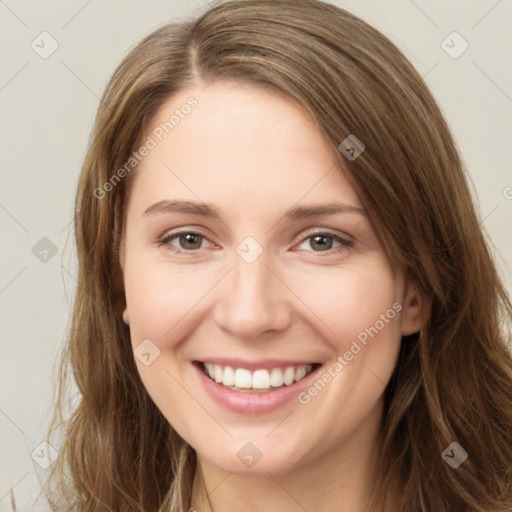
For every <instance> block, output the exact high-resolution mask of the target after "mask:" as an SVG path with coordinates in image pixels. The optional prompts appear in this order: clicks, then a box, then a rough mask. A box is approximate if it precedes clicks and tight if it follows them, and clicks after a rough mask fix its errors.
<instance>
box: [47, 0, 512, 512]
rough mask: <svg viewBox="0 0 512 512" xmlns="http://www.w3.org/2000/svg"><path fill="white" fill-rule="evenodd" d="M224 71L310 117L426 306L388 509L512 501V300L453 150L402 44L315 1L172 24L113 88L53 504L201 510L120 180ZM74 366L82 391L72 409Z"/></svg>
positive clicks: (138, 52) (61, 385) (393, 388)
mask: <svg viewBox="0 0 512 512" xmlns="http://www.w3.org/2000/svg"><path fill="white" fill-rule="evenodd" d="M222 79H229V80H240V81H244V82H249V83H252V84H257V85H260V86H261V87H265V88H267V89H268V90H270V91H275V92H276V93H278V92H280V93H284V94H286V95H287V96H288V97H290V98H293V99H295V100H296V101H297V102H298V103H299V104H300V105H302V106H303V107H304V108H305V109H306V110H307V111H308V112H309V113H310V114H311V115H312V116H313V118H314V119H315V120H316V122H317V123H318V127H319V129H320V130H321V131H322V133H323V134H324V135H325V137H326V138H327V140H328V141H330V142H331V143H332V148H333V151H336V152H337V157H338V158H339V162H340V168H341V167H342V166H343V167H344V168H345V172H346V175H347V177H348V179H349V180H350V182H351V184H352V186H353V187H354V189H355V191H356V192H357V194H358V196H359V198H360V201H361V203H362V205H363V206H364V208H365V210H366V212H367V214H368V216H369V218H370V221H371V223H372V225H373V227H374V229H375V232H376V233H377V234H378V236H379V238H380V241H381V243H382V247H383V249H384V250H385V252H386V254H387V256H388V257H389V260H390V261H391V262H392V264H393V266H394V268H395V269H400V270H401V271H403V272H405V274H406V275H407V276H408V278H409V279H410V280H412V281H413V282H414V283H415V285H416V286H418V287H419V288H420V289H421V290H423V292H424V293H425V294H426V295H427V296H428V297H429V300H431V304H432V305H431V312H430V316H429V320H428V322H427V325H426V326H425V328H424V329H422V331H421V332H420V333H418V334H416V335H412V336H408V337H405V338H404V339H403V340H402V345H401V353H400V357H399V361H398V363H397V366H396V369H395V372H394V374H393V376H392V379H391V381H390V383H389V385H388V387H387V389H386V396H385V415H384V420H383V425H382V442H383V448H382V453H381V456H380V460H379V464H380V467H379V470H380V473H381V474H382V475H383V477H382V481H381V482H380V485H379V487H378V489H377V492H376V496H377V500H376V502H384V499H385V496H386V492H387V490H388V489H390V488H391V485H395V484H394V483H392V482H396V481H398V482H399V491H400V492H399V503H398V508H397V509H396V510H397V512H413V511H422V512H427V511H428V512H433V511H453V512H455V511H456V512H462V511H471V512H484V511H485V512H489V511H493V512H495V511H503V512H504V511H510V509H512V358H511V354H510V351H509V349H508V347H507V343H506V339H508V338H507V337H508V336H509V331H508V329H509V326H510V318H511V315H512V305H511V303H510V300H509V298H508V297H507V293H506V291H505V289H504V287H503V285H502V283H501V281H500V278H499V276H498V274H497V271H496V267H495V264H494V263H493V260H492V258H491V256H490V252H489V249H488V245H487V242H486V239H485V236H484V234H483V231H482V227H481V225H480V221H479V219H478V216H477V214H476V212H475V207H474V205H473V202H472V197H471V192H470V189H469V187H468V183H467V178H466V175H465V171H464V169H463V165H462V163H461V160H460V157H459V155H458V152H457V149H456V147H455V144H454V142H453V139H452V137H451V134H450V131H449V129H448V127H447V124H446V122H445V120H444V118H443V116H442V114H441V112H440V109H439V108H438V106H437V105H436V103H435V101H434V99H433V97H432V95H431V94H430V93H429V91H428V89H427V87H426V85H425V83H424V82H423V80H422V78H421V77H420V76H419V74H418V73H417V72H416V71H415V69H414V68H413V67H412V65H411V64H410V63H409V62H408V61H407V59H406V58H405V57H404V56H403V55H402V53H401V52H400V51H399V50H398V49H397V48H396V47H395V46H394V45H393V44H392V43H391V42H390V41H389V40H388V39H387V38H386V37H385V36H383V35H382V34H381V33H379V32H378V31H377V30H375V29H373V28H372V27H370V26H369V25H368V24H367V23H365V22H363V21H362V20H360V19H358V18H357V17H355V16H353V15H351V14H350V13H348V12H346V11H345V10H343V9H340V8H338V7H335V6H333V5H330V4H327V3H323V2H320V1H317V0H245V1H230V2H227V3H225V4H219V5H217V6H215V7H213V8H211V9H210V10H208V11H207V12H206V13H204V14H202V15H201V16H200V17H199V18H198V19H197V20H191V21H187V22H180V23H171V24H168V25H165V26H164V27H162V28H160V29H158V30H156V31H155V32H153V33H152V34H150V35H149V36H148V37H146V38H145V39H144V40H143V41H142V42H140V43H139V44H138V45H137V46H136V47H135V48H134V49H133V50H132V51H131V52H130V53H129V54H128V55H127V57H126V58H125V59H124V60H123V62H122V63H121V64H120V65H119V67H118V68H117V69H116V71H115V72H114V74H113V76H112V78H111V80H110V82H109V83H108V85H107V87H106V90H105V92H104V94H103V97H102V99H101V102H100V105H99V108H98V113H97V117H96V122H95V126H94V130H93V133H92V139H91V143H90V148H89V151H88V153H87V156H86V159H85V162H84V164H83V169H82V173H81V176H80V181H79V185H78V190H77V196H76V207H75V236H76V245H77V250H78V264H79V273H78V286H77V289H76V296H75V301H74V310H73V316H72V323H71V327H70V332H69V338H68V343H67V344H66V347H65V349H64V350H63V352H62V359H61V362H60V366H59V368H60V369H59V374H58V387H57V390H58V393H57V397H56V410H55V415H54V418H53V420H52V424H51V426H50V428H49V431H48V434H49V435H48V440H49V442H51V443H54V441H53V440H52V438H51V436H52V435H54V434H55V433H57V432H62V435H63V439H62V441H59V443H60V444H59V456H58V458H57V460H56V462H55V463H54V464H53V466H52V468H51V473H50V475H49V478H48V482H47V489H46V492H47V493H48V497H49V499H50V502H51V504H52V506H53V507H54V509H55V510H66V511H81V512H82V511H94V512H103V511H116V512H117V511H144V512H157V511H164V510H165V511H169V510H170V511H172V512H178V511H183V510H187V508H188V507H189V506H190V502H189V500H190V491H191V487H192V480H193V475H194V470H195V465H196V459H195V453H194V450H193V449H192V448H191V447H190V446H188V445H187V443H186V442H185V441H183V440H182V439H181V438H180V437H179V436H178V435H177V433H176V432H175V431H174V430H173V428H172V427H171V426H170V425H169V423H168V422H167V420H166V419H165V417H164V416H163V415H162V414H161V412H160V411H159V410H158V408H157V407H156V406H155V404H154V403H153V402H152V400H151V398H150V397H149V395H148V393H147V392H146V390H145V388H144V386H143V384H142V382H141V380H140V378H139V375H138V372H137V368H136V365H135V362H134V356H133V352H132V347H131V343H130V334H129V329H128V327H127V326H126V325H125V324H124V323H123V321H122V318H121V311H122V309H123V307H124V304H125V302H124V290H123V280H122V273H121V269H120V264H119V244H120V241H121V238H122V232H123V213H124V206H125V204H126V200H127V194H128V191H129V184H130V182H131V179H132V176H133V175H134V173H135V172H136V169H133V170H131V171H129V172H128V171H127V172H125V173H121V174H122V175H123V176H122V179H115V180H113V179H112V177H113V176H114V174H116V173H117V177H118V178H119V176H120V173H119V172H118V170H119V169H120V168H122V167H123V165H125V164H126V162H127V161H128V160H129V159H130V157H131V156H132V153H133V151H135V150H136V149H137V147H138V145H140V144H141V141H143V140H144V137H145V136H147V129H148V126H149V123H150V121H151V120H152V118H153V117H154V115H155V113H156V112H157V111H158V109H159V108H160V107H161V106H162V104H163V103H164V102H165V101H167V100H168V99H169V97H171V96H172V95H173V94H174V93H176V92H177V91H179V90H183V89H184V88H186V87H187V86H189V85H191V84H193V83H205V84H209V83H212V82H213V81H214V80H222ZM191 115H193V113H192V114H191ZM178 129H179V128H178ZM350 134H354V135H356V136H357V138H358V139H360V140H361V141H363V143H364V145H365V151H364V152H363V153H362V154H361V155H360V156H359V157H358V158H356V159H354V160H350V159H347V158H345V156H344V155H342V153H341V152H340V151H338V149H337V148H338V146H339V145H340V143H341V142H342V141H343V140H345V139H346V137H347V136H349V135H350ZM125 170H126V168H125ZM340 172H341V171H340ZM125 175H126V177H125ZM109 180H110V181H109ZM107 182H109V183H110V184H111V186H108V187H105V184H106V183H107ZM106 190H107V191H106ZM98 191H100V192H98ZM70 371H71V372H72V376H73V378H74V381H75V382H76V385H77V387H78V390H79V392H80V401H79V403H78V405H77V406H76V408H75V409H74V410H73V411H72V412H71V414H70V415H69V417H68V416H65V415H63V414H62V410H63V407H64V405H65V401H66V400H67V399H68V398H67V394H66V392H65V391H66V389H67V388H66V382H68V381H69V378H70V375H69V374H70ZM452 442H457V443H458V444H459V445H460V446H461V447H463V448H464V450H466V451H467V453H468V455H469V456H468V458H467V460H465V461H464V462H463V463H462V464H461V465H460V466H459V467H458V468H457V469H454V468H452V467H450V465H449V464H447V463H446V462H445V460H443V458H442V457H441V454H442V452H443V451H444V450H445V449H446V448H447V447H449V446H450V445H451V443H452ZM54 444H55V443H54ZM52 491H54V492H53V493H52Z"/></svg>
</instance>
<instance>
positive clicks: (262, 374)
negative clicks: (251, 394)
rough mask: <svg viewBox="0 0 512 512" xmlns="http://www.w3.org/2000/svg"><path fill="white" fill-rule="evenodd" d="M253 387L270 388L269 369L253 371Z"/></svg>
mask: <svg viewBox="0 0 512 512" xmlns="http://www.w3.org/2000/svg"><path fill="white" fill-rule="evenodd" d="M252 387H253V388H254V389H268V388H269V387H270V375H269V374H268V371H267V370H256V371H255V372H254V373H253V375H252Z"/></svg>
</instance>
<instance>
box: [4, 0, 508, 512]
mask: <svg viewBox="0 0 512 512" xmlns="http://www.w3.org/2000/svg"><path fill="white" fill-rule="evenodd" d="M333 3H336V4H337V5H339V6H341V7H345V8H346V9H348V10H349V11H351V12H353V13H354V14H356V15H359V16H361V17H362V18H363V19H365V20H367V21H368V22H370V23H371V24H372V25H373V26H375V27H376V28H378V29H380V30H381V31H382V32H384V33H385V34H386V35H388V36H389V37H390V38H391V39H392V40H393V41H394V42H395V43H396V44H397V45H398V46H399V47H400V48H401V49H402V50H403V51H404V52H405V54H406V55H407V57H409V59H410V60H411V61H412V62H413V64H414V65H415V66H416V67H417V69H418V70H419V71H420V73H421V74H422V75H423V76H424V77H425V79H426V81H427V83H428V85H429V86H430V88H431V90H432V91H433V93H434V95H435V96H436V98H437V100H438V102H439V104H440V106H441V108H442V110H443V111H444V113H445V115H446V117H447V119H448V122H449V124H450V126H451V128H452V130H453V132H454V135H455V138H456V140H457V143H458V145H459V147H460V150H461V153H462V156H463V159H464V161H465V163H466V166H467V168H468V170H469V172H470V175H471V177H472V179H473V182H474V184H475V188H476V191H477V196H478V201H479V210H480V214H481V218H482V223H483V225H484V226H485V228H486V229H487V231H488V233H489V235H490V237H491V238H492V240H493V242H494V244H495V247H496V255H497V258H498V261H499V266H500V269H501V272H502V275H503V277H504V279H505V281H506V283H507V286H508V288H509V290H510V289H511V288H512V274H511V263H510V262H511V260H512V243H511V238H510V226H511V220H512V188H511V187H512V172H511V167H510V165H511V162H512V144H511V143H512V137H511V133H512V130H511V128H512V71H511V64H512V55H511V53H512V51H511V49H512V32H511V31H510V26H512V0H499V1H497V0H471V1H468V0H451V1H449V2H447V1H442V0H434V1H431V0H414V1H413V0H392V1H383V0H373V1H372V0H347V1H342V0H338V1H336V2H333ZM207 5H208V2H206V1H203V2H201V1H187V0H172V1H170V0H149V1H144V2H142V1H135V0H129V1H123V2H121V1H120V0H116V1H114V0H110V1H103V2H100V1H99V0H89V1H87V0H72V1H67V2H57V1H56V0H49V1H45V2H36V1H35V0H32V1H23V0H6V1H1V0H0V34H2V45H1V50H0V51H1V67H0V115H1V119H2V124H1V137H0V141H1V147H2V151H1V157H2V159H1V174H0V176H1V182H0V225H1V230H2V231H1V233H2V251H1V256H0V257H1V267H0V314H1V327H2V337H1V341H0V343H1V346H0V348H1V351H0V461H1V462H0V511H2V512H3V511H7V510H11V508H10V504H9V503H10V500H9V495H8V494H9V488H10V487H11V486H14V487H15V491H16V496H17V498H18V504H19V505H21V506H19V508H18V510H44V508H43V507H42V505H36V504H33V503H32V501H33V497H34V496H35V495H36V494H37V491H38V483H37V478H36V476H37V474H39V475H40V476H41V477H44V473H45V470H44V469H42V468H40V467H39V466H38V465H37V464H36V462H34V460H37V461H39V462H41V463H42V464H43V465H44V462H45V458H47V455H45V454H46V453H47V452H45V451H44V450H43V448H42V447H40V443H41V441H42V437H43V434H44V430H45V428H46V424H47V418H48V415H49V411H50V407H51V402H52V390H51V376H52V367H53V363H54V358H55V356H56V354H57V350H58V348H59V347H60V345H61V344H62V341H63V339H64V335H65V332H66V328H67V323H68V318H69V313H70V306H71V299H72V297H73V289H74V285H75V280H74V274H75V262H74V250H73V241H72V227H71V224H70V221H71V218H72V204H73V196H74V191H75V186H76V181H77V177H78V173H79V169H80V165H81V162H82V159H83V156H84V152H85V148H86V144H87V141H88V137H89V131H90V128H91V124H92V121H93V117H94V114H95V110H96V108H97V105H98V100H99V97H100V95H101V93H102V90H103V88H104V86H105V84H106V82H107V80H108V77H109V76H110V74H111V73H112V71H113V70H114V67H115V66H116V65H117V64H118V63H119V61H120V60H121V58H122V57H123V55H124V54H125V53H126V52H127V50H128V49H129V48H130V47H132V46H133V45H134V44H135V43H136V42H137V41H138V40H139V39H140V38H141V37H142V36H143V35H145V34H147V33H148V32H150V31H151V30H153V29H154V28H156V27H157V26H159V25H161V24H163V23H164V22H166V21H170V20H171V19H176V18H184V17H187V16H189V15H191V14H194V13H199V12H200V11H201V10H203V9H204V8H205V7H206V6H207ZM43 31H47V32H48V33H50V34H51V36H52V37H53V38H54V39H55V40H56V41H57V42H58V45H59V46H58V49H57V50H56V51H55V52H54V53H53V54H52V55H51V56H50V57H48V58H47V59H43V58H41V57H40V56H39V55H38V53H36V51H34V50H33V49H32V48H31V43H32V41H34V40H35V42H36V43H35V44H39V46H42V45H43V44H44V45H45V48H46V49H48V48H49V43H48V40H46V43H42V42H41V37H39V35H40V34H41V32H43ZM453 31H457V32H458V33H459V34H460V35H461V36H462V37H463V38H464V39H465V40H466V41H467V42H468V44H469V47H468V49H467V50H466V51H465V52H464V53H462V54H461V55H460V56H459V57H458V58H452V56H450V55H448V53H447V52H446V51H445V49H447V50H448V51H450V52H452V54H454V52H455V53H457V52H458V51H459V50H460V49H461V48H462V46H461V44H463V43H462V41H461V40H460V39H457V36H455V38H454V36H451V37H450V38H448V40H447V41H446V42H445V43H444V45H443V46H444V47H445V49H443V47H442V46H441V43H442V41H444V40H445V39H446V38H447V36H449V35H450V34H451V33H452V32H453ZM447 46H448V47H447ZM449 47H452V48H451V49H450V48H449ZM41 51H42V49H41ZM43 237H46V238H48V239H49V240H50V241H51V242H52V243H53V244H54V245H55V247H56V249H57V253H56V254H55V255H54V256H52V253H51V252H49V253H48V254H45V253H44V250H45V245H44V244H48V242H44V241H43V242H40V240H41V238H43ZM38 243H39V244H43V245H36V244H38ZM34 246H36V249H34V250H33V247H34ZM41 259H42V260H43V261H41ZM45 259H46V260H47V261H44V260H45ZM41 450H43V451H41ZM31 453H33V454H34V460H33V459H32V458H31ZM38 455H39V456H38Z"/></svg>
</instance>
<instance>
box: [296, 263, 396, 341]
mask: <svg viewBox="0 0 512 512" xmlns="http://www.w3.org/2000/svg"><path fill="white" fill-rule="evenodd" d="M400 286H401V285H400V283H399V282H398V281H397V280H396V279H395V277H394V276H393V275H392V273H391V271H390V269H389V267H388V266H387V264H386V262H385V261H377V262H374V263H372V264H358V265H352V266H349V265H347V266H346V267H343V268H339V269H334V268H329V269H319V270H317V271H316V272H315V273H311V272H310V273H302V274H300V275H297V276H296V278H295V279H294V291H295V292H296V293H297V296H298V297H300V298H301V299H302V300H303V301H304V303H305V304H307V306H308V307H309V308H310V309H311V311H312V313H314V315H315V316H316V317H317V318H318V320H317V322H316V323H318V321H321V322H322V323H323V324H324V326H325V332H326V337H327V338H329V339H330V340H331V342H332V344H333V345H334V346H335V348H337V349H340V350H344V349H346V347H347V344H348V346H349V345H350V341H351V340H353V339H356V338H357V336H359V335H360V338H361V339H364V337H365V333H368V330H370V331H371V332H374V329H372V327H376V328H377V330H378V331H379V332H380V331H382V332H383V334H384V333H386V334H389V335H392V336H393V337H397V336H398V337H400V325H399V324H400V322H399V321H398V319H399V310H401V304H400V300H401V287H400ZM393 305H395V306H394V307H393ZM397 310H398V311H397ZM367 335H368V334H367Z"/></svg>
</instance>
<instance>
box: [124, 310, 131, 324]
mask: <svg viewBox="0 0 512 512" xmlns="http://www.w3.org/2000/svg"><path fill="white" fill-rule="evenodd" d="M123 322H124V323H125V324H126V325H130V315H129V313H128V307H126V308H124V310H123Z"/></svg>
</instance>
